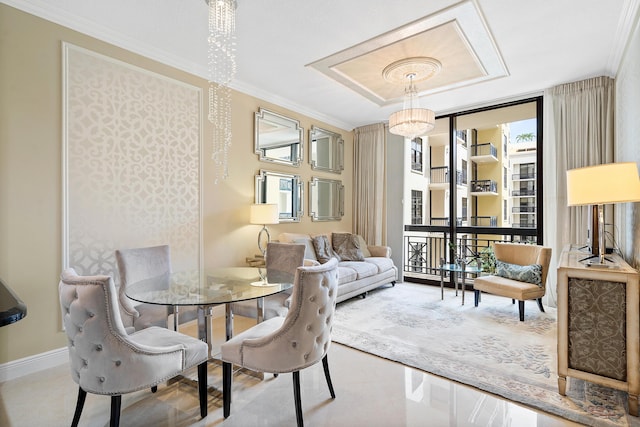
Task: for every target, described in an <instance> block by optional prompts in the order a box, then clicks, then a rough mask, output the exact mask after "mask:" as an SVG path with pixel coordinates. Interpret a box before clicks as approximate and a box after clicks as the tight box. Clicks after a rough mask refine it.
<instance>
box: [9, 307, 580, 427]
mask: <svg viewBox="0 0 640 427" xmlns="http://www.w3.org/2000/svg"><path fill="white" fill-rule="evenodd" d="M242 319H243V318H240V317H236V321H237V323H236V329H237V330H240V329H243V328H244V327H246V319H245V320H244V322H245V323H244V324H242V325H238V323H242V322H243V320H242ZM217 321H218V322H221V319H218V320H217ZM223 329H224V328H223V327H222V325H221V324H220V325H217V326H214V330H219V331H221V330H223ZM328 357H329V365H330V369H331V376H332V379H333V384H334V387H335V391H336V399H335V400H332V399H331V398H330V395H329V390H328V388H327V384H326V382H325V379H324V373H323V371H322V364H321V363H318V364H316V365H315V366H312V367H310V368H307V369H305V370H303V371H302V372H301V384H302V405H303V409H304V421H305V424H306V425H307V426H309V427H313V426H331V427H338V426H349V427H359V426H367V427H375V426H385V427H390V426H449V427H451V426H458V427H466V426H517V427H527V426H531V427H560V426H577V425H578V424H575V423H572V422H569V421H566V420H562V419H560V418H557V417H554V416H551V415H548V414H545V413H541V412H538V411H534V410H531V409H529V408H526V407H523V406H521V405H518V404H515V403H513V402H510V401H507V400H504V399H501V398H498V397H495V396H493V395H490V394H487V393H483V392H480V391H478V390H475V389H473V388H471V387H467V386H464V385H461V384H458V383H455V382H452V381H448V380H446V379H443V378H440V377H437V376H434V375H430V374H427V373H424V372H422V371H419V370H416V369H413V368H408V367H406V366H403V365H401V364H398V363H395V362H391V361H388V360H386V359H382V358H379V357H376V356H372V355H370V354H367V353H363V352H360V351H357V350H353V349H351V348H349V347H346V346H342V345H339V344H335V343H334V344H332V346H331V348H330V350H329V355H328ZM209 372H210V379H209V384H210V385H212V386H214V387H221V377H222V375H221V369H220V367H219V366H217V365H215V364H211V367H210V369H209ZM76 397H77V385H76V384H75V383H74V382H73V380H72V379H71V375H70V374H69V370H68V366H67V365H62V366H59V367H55V368H52V369H48V370H45V371H42V372H39V373H34V374H31V375H27V376H24V377H22V378H19V379H15V380H11V381H7V382H4V383H0V426H6V427H22V426H25V427H33V426H69V425H70V424H71V419H72V418H73V411H74V408H75V403H76ZM109 404H110V399H109V397H106V396H96V395H92V394H89V395H88V396H87V401H86V403H85V408H84V411H83V414H82V417H81V419H80V426H101V427H102V426H108V425H109ZM221 406H222V401H221V399H218V398H216V397H212V398H211V399H209V414H208V416H207V417H206V418H205V419H200V416H199V407H198V394H197V390H196V389H194V388H192V387H190V386H189V385H187V384H185V383H173V384H169V385H161V386H160V387H159V388H158V392H157V393H155V394H152V393H151V392H150V391H148V390H143V391H140V392H136V393H131V394H127V395H124V396H123V398H122V415H121V423H120V425H121V426H123V427H125V426H126V427H129V426H154V427H155V426H159V427H162V426H166V427H177V426H218V425H221V426H227V427H231V426H238V427H247V426H295V410H294V404H293V385H292V379H291V374H282V375H280V376H279V377H277V378H274V377H273V376H272V375H270V374H267V375H266V376H265V379H264V380H259V379H256V378H253V377H251V376H248V375H245V374H242V373H236V375H235V378H234V384H233V404H232V406H231V416H230V417H229V418H227V419H226V420H225V419H224V418H223V416H222V407H221Z"/></svg>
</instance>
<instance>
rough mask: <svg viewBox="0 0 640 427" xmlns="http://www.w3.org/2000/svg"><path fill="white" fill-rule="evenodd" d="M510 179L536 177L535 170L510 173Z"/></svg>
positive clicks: (517, 179)
mask: <svg viewBox="0 0 640 427" xmlns="http://www.w3.org/2000/svg"><path fill="white" fill-rule="evenodd" d="M511 179H512V180H514V181H519V180H523V179H536V174H535V172H526V173H514V174H513V175H511Z"/></svg>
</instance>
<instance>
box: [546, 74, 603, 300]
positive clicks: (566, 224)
mask: <svg viewBox="0 0 640 427" xmlns="http://www.w3.org/2000/svg"><path fill="white" fill-rule="evenodd" d="M614 94H615V81H614V79H612V78H609V77H595V78H591V79H587V80H581V81H578V82H572V83H566V84H562V85H559V86H555V87H553V88H550V89H547V90H546V91H545V96H544V99H545V101H544V102H545V107H544V111H545V113H544V114H545V117H544V123H545V133H544V134H545V139H544V150H543V155H544V165H545V168H544V175H545V176H544V182H547V183H556V185H555V188H554V187H553V186H551V185H547V186H546V187H545V195H544V224H545V230H544V241H545V244H546V245H547V246H550V247H551V248H552V249H553V254H554V255H553V257H552V258H553V259H552V263H551V266H550V269H551V270H550V271H555V268H556V267H557V260H558V259H559V257H560V253H561V252H562V249H563V248H564V247H565V246H566V245H568V244H586V243H587V239H588V235H587V234H588V232H587V231H588V229H589V211H590V207H587V206H585V207H582V206H580V207H571V208H569V207H568V206H567V179H566V172H567V170H570V169H574V168H580V167H584V166H591V165H597V164H602V163H611V162H613V158H614V131H615V129H614V109H615V100H614ZM605 209H606V212H605V215H606V216H607V218H610V219H612V218H613V216H612V212H613V211H612V208H611V207H610V206H609V207H607V208H605ZM555 281H556V278H555V277H552V275H550V276H549V284H551V285H552V286H548V288H549V289H552V290H553V292H552V293H551V294H550V295H548V297H549V298H550V300H549V301H548V303H550V304H552V305H555V304H553V303H554V302H555V290H556V286H555Z"/></svg>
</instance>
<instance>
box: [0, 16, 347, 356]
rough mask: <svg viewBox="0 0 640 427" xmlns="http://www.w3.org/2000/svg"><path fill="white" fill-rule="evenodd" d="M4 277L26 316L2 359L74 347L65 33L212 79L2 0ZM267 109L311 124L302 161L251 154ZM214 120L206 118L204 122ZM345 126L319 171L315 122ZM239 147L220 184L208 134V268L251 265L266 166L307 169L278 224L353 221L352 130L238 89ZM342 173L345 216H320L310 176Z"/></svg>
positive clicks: (0, 213)
mask: <svg viewBox="0 0 640 427" xmlns="http://www.w3.org/2000/svg"><path fill="white" fill-rule="evenodd" d="M0 28H2V38H1V39H0V94H1V95H0V277H2V278H3V280H4V281H6V282H7V283H8V284H9V285H10V286H11V287H12V288H13V289H14V290H15V291H16V293H17V294H18V295H19V296H20V298H22V300H24V302H25V303H26V305H27V308H28V315H27V317H26V318H25V319H23V320H21V321H19V322H17V323H15V324H12V325H9V326H6V327H3V328H0V364H2V363H6V362H9V361H13V360H16V359H20V358H23V357H27V356H31V355H35V354H40V353H43V352H46V351H49V350H54V349H57V348H60V347H64V346H65V345H66V340H65V338H64V334H63V332H62V330H61V327H60V324H61V320H60V310H59V307H58V293H57V284H58V278H59V275H60V272H61V269H62V175H61V173H62V153H61V147H62V51H61V44H62V42H63V41H66V42H70V43H73V44H75V45H78V46H81V47H84V48H87V49H90V50H93V51H96V52H98V53H101V54H104V55H108V56H111V57H114V58H116V59H119V60H122V61H126V62H129V63H131V64H134V65H137V66H139V67H142V68H145V69H148V70H151V71H154V72H156V73H160V74H164V75H166V76H169V77H171V78H174V79H177V80H182V81H184V82H187V83H190V84H193V85H196V86H200V87H203V88H206V81H204V80H203V79H200V78H197V77H195V76H193V75H190V74H187V73H184V72H182V71H179V70H176V69H174V68H171V67H168V66H165V65H162V64H159V63H157V62H154V61H151V60H149V59H146V58H143V57H141V56H139V55H136V54H133V53H131V52H128V51H125V50H122V49H119V48H116V47H114V46H112V45H109V44H106V43H103V42H100V41H98V40H95V39H93V38H90V37H88V36H85V35H83V34H80V33H77V32H75V31H71V30H69V29H66V28H64V27H61V26H59V25H56V24H52V23H50V22H47V21H44V20H41V19H39V18H36V17H34V16H31V15H29V14H26V13H23V12H19V11H17V10H16V9H13V8H11V7H9V6H6V5H4V4H2V5H0ZM259 107H264V108H268V109H271V110H273V111H276V112H278V113H281V114H285V115H288V116H291V117H293V118H295V119H298V120H300V122H301V125H302V126H303V128H304V129H305V150H304V151H305V152H304V163H303V165H302V166H301V167H299V168H289V167H286V166H277V165H271V164H270V163H262V162H259V161H258V159H257V156H256V155H255V154H254V153H253V123H254V112H255V111H257V110H258V108H259ZM205 123H206V122H205ZM312 124H313V125H317V126H320V127H322V128H325V129H327V130H331V131H335V132H338V133H341V134H342V136H343V138H344V140H345V166H346V170H345V171H344V172H343V173H342V174H341V175H335V174H329V173H316V172H315V171H311V169H310V166H309V163H308V146H307V145H306V142H307V138H308V131H309V128H310V127H311V125H312ZM233 135H234V136H233V146H232V147H231V152H230V160H229V162H230V167H229V178H228V180H227V181H223V182H221V183H219V184H217V185H216V184H214V177H215V171H214V169H213V163H212V161H211V160H210V158H211V138H210V128H209V127H205V135H204V142H203V165H204V168H203V169H204V173H203V206H202V211H203V234H204V236H203V242H204V243H203V246H204V251H203V253H204V262H205V266H207V267H213V266H224V265H244V259H245V257H247V256H251V255H253V254H255V253H256V252H257V242H256V239H257V234H258V231H259V229H260V227H259V226H256V225H248V220H249V205H250V204H251V203H252V202H253V200H254V176H255V175H256V173H258V171H259V170H260V169H268V170H274V171H283V172H289V173H296V174H299V175H301V176H302V179H303V181H304V182H305V187H304V198H303V200H304V211H305V216H304V217H303V219H302V221H301V223H295V224H282V225H275V226H270V227H269V229H270V231H271V235H272V236H274V237H276V236H277V235H278V234H279V233H280V232H284V231H290V232H324V231H331V230H345V231H350V230H351V228H352V222H351V218H352V204H351V194H352V172H351V170H352V168H351V165H352V163H353V133H352V132H351V131H350V130H349V131H347V130H344V129H338V128H335V127H333V126H330V125H328V124H326V123H323V122H320V121H316V120H313V119H311V118H309V117H305V116H302V115H300V114H297V113H295V112H293V111H288V110H285V109H283V108H281V107H278V106H276V105H273V104H269V103H266V102H263V101H260V100H259V99H256V98H253V97H251V96H247V95H244V94H240V93H234V96H233ZM312 176H324V177H330V178H333V179H341V180H342V181H343V183H344V185H345V195H346V197H345V199H346V200H345V201H346V203H345V215H344V218H343V220H342V221H340V222H312V221H311V219H310V217H309V216H308V210H307V208H308V181H309V179H310V178H311V177H312Z"/></svg>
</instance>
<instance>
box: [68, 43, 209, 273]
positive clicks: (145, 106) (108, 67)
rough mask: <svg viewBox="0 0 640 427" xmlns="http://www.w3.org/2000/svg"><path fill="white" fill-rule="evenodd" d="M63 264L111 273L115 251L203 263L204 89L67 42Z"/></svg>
mask: <svg viewBox="0 0 640 427" xmlns="http://www.w3.org/2000/svg"><path fill="white" fill-rule="evenodd" d="M63 56H64V61H63V63H64V75H63V79H64V85H63V92H64V93H63V97H64V101H63V102H64V106H63V114H64V138H63V139H64V149H63V156H64V165H63V173H64V183H63V184H64V198H65V200H64V207H65V211H64V221H65V223H64V230H63V233H64V239H63V241H64V248H63V254H64V255H63V256H64V260H63V261H64V266H65V267H67V266H68V267H73V268H75V269H76V271H78V273H79V274H111V275H113V277H114V279H115V280H116V282H117V281H118V280H117V269H116V266H115V258H114V250H115V249H118V248H130V247H142V246H152V245H160V244H169V245H170V247H171V258H172V267H173V269H174V271H180V270H191V269H197V268H198V267H199V266H200V259H201V255H200V252H201V237H200V236H201V235H202V233H201V207H200V193H201V190H200V175H201V173H200V165H201V160H200V153H201V119H200V117H201V114H200V112H201V99H202V93H201V92H202V91H201V89H200V88H198V87H195V86H191V85H188V84H185V83H183V82H180V81H177V80H174V79H170V78H167V77H165V76H162V75H159V74H156V73H152V72H150V71H147V70H144V69H141V68H138V67H135V66H132V65H130V64H127V63H124V62H121V61H117V60H115V59H113V58H109V57H106V56H103V55H99V54H97V53H95V52H91V51H88V50H86V49H83V48H80V47H77V46H74V45H71V44H68V43H64V44H63Z"/></svg>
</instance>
